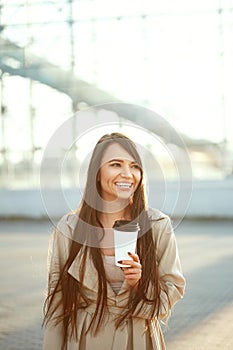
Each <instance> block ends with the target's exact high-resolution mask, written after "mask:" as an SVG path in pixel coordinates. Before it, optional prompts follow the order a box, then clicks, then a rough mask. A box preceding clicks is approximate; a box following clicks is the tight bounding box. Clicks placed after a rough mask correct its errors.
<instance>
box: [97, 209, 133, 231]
mask: <svg viewBox="0 0 233 350" xmlns="http://www.w3.org/2000/svg"><path fill="white" fill-rule="evenodd" d="M130 219H131V217H130V210H129V206H127V208H125V209H124V210H120V211H114V212H102V213H101V215H100V221H101V223H102V225H103V227H105V228H111V227H113V224H114V222H115V221H116V220H130Z"/></svg>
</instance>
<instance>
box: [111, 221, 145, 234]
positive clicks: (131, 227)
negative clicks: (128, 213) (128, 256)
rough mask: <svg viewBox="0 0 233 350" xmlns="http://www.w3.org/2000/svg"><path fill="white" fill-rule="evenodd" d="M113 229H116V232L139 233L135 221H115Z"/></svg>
mask: <svg viewBox="0 0 233 350" xmlns="http://www.w3.org/2000/svg"><path fill="white" fill-rule="evenodd" d="M113 228H116V229H117V230H118V231H129V232H134V231H139V230H140V227H139V224H138V223H137V222H135V221H130V220H116V221H115V222H114V225H113Z"/></svg>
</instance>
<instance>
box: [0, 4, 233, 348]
mask: <svg viewBox="0 0 233 350" xmlns="http://www.w3.org/2000/svg"><path fill="white" fill-rule="evenodd" d="M232 62H233V0H189V1H187V0H163V1H162V0H161V1H158V0H118V1H109V0H0V240H1V244H0V256H1V269H0V280H1V290H0V348H1V349H4V350H14V349H16V350H20V349H22V350H39V349H41V348H42V338H43V331H42V329H41V322H42V318H43V316H42V306H43V302H44V299H45V290H46V276H47V270H46V259H47V248H48V241H49V237H50V233H51V231H52V229H53V223H54V222H51V220H49V219H51V217H53V218H55V219H56V220H57V219H58V218H59V217H61V216H62V215H63V214H65V213H66V212H67V211H68V210H70V209H73V208H75V207H77V206H78V203H79V200H80V197H81V192H82V188H83V186H84V183H85V171H86V166H87V161H88V159H89V156H90V152H91V149H92V147H93V145H94V143H95V142H96V141H97V139H98V138H99V137H100V136H101V135H102V134H103V133H105V132H109V131H113V130H119V131H122V132H125V133H127V134H128V135H129V136H130V137H132V139H134V140H135V141H136V142H137V143H138V144H139V146H140V147H141V151H142V153H143V154H142V155H143V160H144V162H145V166H146V167H147V175H148V180H149V181H148V183H149V187H148V188H147V191H148V197H149V198H148V199H149V204H150V205H151V206H154V207H157V208H159V209H161V210H163V211H164V212H166V213H167V214H169V215H170V216H171V217H172V219H173V222H174V224H175V225H174V226H175V233H176V237H177V242H178V245H179V252H180V256H181V262H182V266H183V271H184V274H185V276H186V280H187V289H186V294H185V298H184V301H182V302H181V303H179V304H178V306H176V307H175V313H174V315H173V317H172V320H171V323H170V325H169V327H168V329H167V332H165V336H166V342H167V348H168V350H180V349H182V350H183V349H184V350H218V349H220V348H221V349H232V348H233V338H232V323H233V285H232V283H229V282H231V281H230V279H229V276H232V266H233V256H232V246H233V236H232V233H233V230H232V227H233V225H232V223H233V220H232V219H233V64H232ZM74 115H75V116H76V115H78V116H79V117H78V118H73V116H74ZM101 123H105V124H106V125H105V126H103V125H101ZM85 130H86V131H88V132H86V133H85ZM77 135H79V137H78V139H77ZM56 140H57V142H56ZM73 140H75V141H73ZM52 141H54V143H53V142H52ZM76 141H77V142H76ZM53 145H55V146H57V147H55V149H54V150H53V149H52V148H53V147H50V146H53ZM50 151H51V152H50ZM53 151H54V152H53ZM183 218H184V220H182V219H183ZM216 219H217V220H216ZM176 220H177V221H176ZM179 223H181V224H180V225H178V224H179Z"/></svg>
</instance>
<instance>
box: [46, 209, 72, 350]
mask: <svg viewBox="0 0 233 350" xmlns="http://www.w3.org/2000/svg"><path fill="white" fill-rule="evenodd" d="M70 233H71V231H70V228H69V225H68V222H67V216H65V217H63V218H62V219H61V220H60V221H59V223H58V225H57V227H56V228H55V229H54V230H53V232H52V234H51V237H50V241H49V248H48V259H47V268H48V290H50V292H52V291H53V290H54V288H55V286H56V283H57V281H58V278H59V275H60V270H61V269H62V267H63V266H64V264H65V262H66V260H67V258H68V254H69V248H70V245H71V234H70ZM47 294H48V292H47ZM57 298H59V293H58V294H56V297H55V302H56V301H57ZM55 317H56V315H53V318H52V319H50V320H49V322H48V323H47V324H46V325H45V329H44V336H43V350H55V349H56V350H57V349H61V346H62V324H61V323H59V324H57V325H55V324H54V322H53V320H54V318H55Z"/></svg>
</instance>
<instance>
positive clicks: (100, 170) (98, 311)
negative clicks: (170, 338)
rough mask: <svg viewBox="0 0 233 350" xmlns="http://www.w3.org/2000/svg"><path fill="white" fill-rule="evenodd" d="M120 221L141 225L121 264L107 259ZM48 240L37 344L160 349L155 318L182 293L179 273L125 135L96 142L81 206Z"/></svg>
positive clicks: (166, 223) (171, 239)
mask: <svg viewBox="0 0 233 350" xmlns="http://www.w3.org/2000/svg"><path fill="white" fill-rule="evenodd" d="M119 220H120V222H124V223H125V222H127V223H128V222H131V224H133V225H135V223H136V224H137V225H136V226H137V227H140V231H139V234H138V236H137V243H136V251H130V252H128V256H129V257H128V259H124V260H121V261H118V263H120V264H123V265H126V267H123V268H120V267H119V266H117V265H116V262H115V259H114V255H115V250H116V248H117V245H116V243H115V242H114V229H113V227H114V223H115V222H116V221H118V222H119ZM131 226H132V225H131ZM123 232H124V230H123ZM124 234H125V235H126V234H127V230H126V232H124ZM50 247H51V248H50V250H49V261H50V263H49V279H48V281H49V283H48V296H47V299H46V302H45V318H44V325H45V335H44V350H59V349H62V350H63V349H67V350H71V349H74V348H75V349H80V350H88V349H91V348H92V347H93V348H95V349H96V350H102V349H103V344H104V348H105V349H107V350H118V349H121V350H143V349H145V350H164V349H165V344H164V339H163V335H162V331H161V328H160V321H161V320H162V319H164V318H165V319H168V317H169V315H170V311H171V308H172V306H173V305H174V304H175V303H176V302H177V301H178V300H179V299H181V298H182V297H183V294H184V289H185V279H184V276H183V274H182V271H181V266H180V260H179V255H178V251H177V245H176V239H175V236H174V232H173V228H172V226H171V222H170V219H169V218H168V216H167V215H165V214H163V213H162V212H160V211H159V210H157V209H152V208H149V207H148V206H147V203H146V199H145V190H144V170H143V166H142V162H141V158H140V155H139V153H138V151H137V148H136V145H135V144H134V143H133V142H132V141H131V140H130V139H129V138H128V137H126V136H125V135H123V134H120V133H112V134H107V135H104V136H103V137H101V139H100V140H99V141H98V142H97V144H96V146H95V148H94V151H93V154H92V157H91V160H90V164H89V168H88V174H87V182H86V187H85V191H84V195H83V199H82V203H81V205H80V208H79V209H77V210H75V211H74V212H72V213H68V214H67V215H65V216H64V217H63V218H62V219H61V220H60V222H59V223H58V225H57V228H56V229H55V230H54V232H53V234H52V238H51V246H50Z"/></svg>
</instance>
